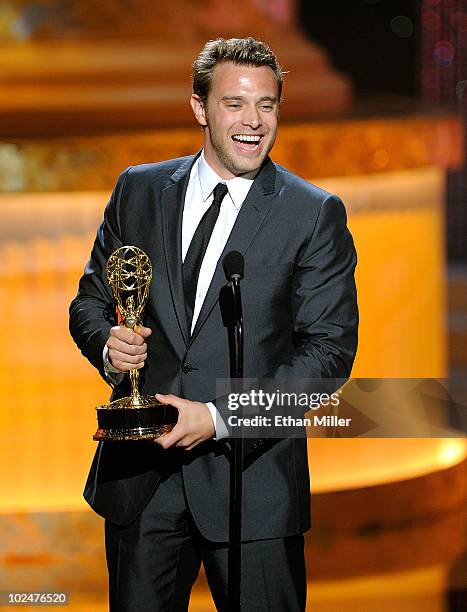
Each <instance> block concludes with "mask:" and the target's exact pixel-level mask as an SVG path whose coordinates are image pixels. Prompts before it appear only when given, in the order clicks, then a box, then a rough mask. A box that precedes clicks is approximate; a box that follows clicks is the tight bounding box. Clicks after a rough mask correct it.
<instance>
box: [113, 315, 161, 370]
mask: <svg viewBox="0 0 467 612" xmlns="http://www.w3.org/2000/svg"><path fill="white" fill-rule="evenodd" d="M151 334H152V330H151V329H149V327H143V326H142V325H138V327H136V328H135V331H133V330H131V329H128V328H127V327H120V326H118V325H117V326H115V327H112V329H111V330H110V334H109V339H108V340H107V343H106V344H107V347H108V349H109V352H108V359H109V361H110V363H111V364H112V365H113V367H114V368H115V369H117V370H119V371H120V372H128V370H134V369H135V368H137V369H138V370H139V369H141V368H142V367H143V366H144V362H145V361H146V357H147V356H148V346H147V344H146V342H145V339H146V338H147V337H148V336H150V335H151Z"/></svg>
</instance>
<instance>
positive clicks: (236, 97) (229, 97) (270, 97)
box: [221, 96, 277, 102]
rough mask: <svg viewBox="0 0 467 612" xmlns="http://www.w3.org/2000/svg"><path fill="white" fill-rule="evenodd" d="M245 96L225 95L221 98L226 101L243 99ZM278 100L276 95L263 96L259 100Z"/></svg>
mask: <svg viewBox="0 0 467 612" xmlns="http://www.w3.org/2000/svg"><path fill="white" fill-rule="evenodd" d="M243 99H244V98H243V96H223V97H222V98H221V100H223V101H226V100H243ZM266 101H268V102H277V98H276V96H262V97H261V98H260V99H259V100H258V102H266Z"/></svg>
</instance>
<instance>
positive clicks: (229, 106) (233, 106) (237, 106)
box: [227, 102, 240, 108]
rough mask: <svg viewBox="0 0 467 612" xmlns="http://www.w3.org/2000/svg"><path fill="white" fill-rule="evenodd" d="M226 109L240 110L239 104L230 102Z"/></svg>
mask: <svg viewBox="0 0 467 612" xmlns="http://www.w3.org/2000/svg"><path fill="white" fill-rule="evenodd" d="M227 108H240V104H235V103H233V102H231V103H230V104H227Z"/></svg>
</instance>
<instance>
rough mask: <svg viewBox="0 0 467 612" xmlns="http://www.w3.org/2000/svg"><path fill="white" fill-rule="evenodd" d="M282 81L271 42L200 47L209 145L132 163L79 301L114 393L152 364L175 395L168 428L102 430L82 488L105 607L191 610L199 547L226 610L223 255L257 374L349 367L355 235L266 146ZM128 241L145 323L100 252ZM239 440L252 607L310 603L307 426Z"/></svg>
mask: <svg viewBox="0 0 467 612" xmlns="http://www.w3.org/2000/svg"><path fill="white" fill-rule="evenodd" d="M281 90H282V72H281V69H280V67H279V64H278V63H277V60H276V58H275V56H274V54H273V53H272V52H271V50H270V49H269V48H268V47H267V46H266V45H265V44H264V43H262V42H259V41H256V40H254V39H252V38H247V39H230V40H227V41H225V40H222V39H219V40H216V41H211V42H209V43H207V44H206V46H205V48H204V49H203V51H202V52H201V54H200V55H199V57H198V58H197V60H196V61H195V63H194V66H193V95H192V97H191V106H192V108H193V112H194V115H195V117H196V120H197V121H198V123H199V124H200V125H201V127H202V128H203V130H204V147H203V150H202V152H201V153H198V154H197V155H195V156H192V157H187V158H182V159H175V160H169V161H165V162H161V163H156V164H148V165H143V166H137V167H133V168H129V169H127V170H126V171H125V172H124V173H123V174H122V175H121V176H120V178H119V180H118V183H117V186H116V188H115V190H114V192H113V194H112V197H111V199H110V202H109V204H108V207H107V209H106V213H105V218H104V222H103V224H102V226H101V228H100V229H99V231H98V234H97V238H96V242H95V244H94V248H93V251H92V254H91V259H90V261H89V263H88V265H87V267H86V270H85V273H84V275H83V277H82V279H81V281H80V287H79V292H78V295H77V297H76V298H75V299H74V300H73V302H72V304H71V307H70V313H71V324H70V329H71V333H72V335H73V337H74V339H75V341H76V343H77V344H78V346H79V348H80V349H81V351H82V352H83V354H84V355H85V356H86V357H87V358H88V359H89V360H90V361H91V363H92V364H93V365H94V366H95V367H96V368H97V369H98V370H99V372H100V373H101V375H102V376H104V378H106V379H107V380H113V382H115V383H116V386H115V388H114V393H113V398H114V399H115V398H116V397H121V396H124V395H126V394H128V381H127V377H124V376H123V375H122V374H121V373H122V372H127V371H128V370H130V369H132V368H135V367H136V368H140V369H142V368H144V370H143V373H144V374H143V384H142V391H143V393H145V394H148V395H149V394H154V393H163V394H164V395H158V398H159V399H160V400H161V401H163V402H166V403H170V404H172V405H173V406H175V407H176V409H177V410H178V422H177V424H176V426H175V427H174V428H173V430H172V431H171V432H170V433H168V434H166V435H165V436H164V437H162V438H160V439H159V440H158V441H157V442H156V443H153V442H136V443H128V442H104V443H102V442H101V443H100V444H99V446H98V449H97V451H96V455H95V458H94V461H93V465H92V467H91V471H90V474H89V478H88V482H87V484H86V488H85V497H86V499H87V501H88V502H89V503H90V505H91V506H92V507H93V508H94V509H95V510H96V511H97V512H98V513H99V514H101V515H102V516H103V517H105V519H106V524H105V532H106V552H107V562H108V568H109V579H110V604H111V610H119V611H120V610H128V611H131V612H136V611H138V610H147V609H148V608H149V609H152V610H177V611H178V610H186V609H187V607H188V600H189V595H190V590H191V587H192V584H193V582H194V580H195V579H196V576H197V574H198V571H199V567H200V563H201V561H202V562H203V563H204V567H205V571H206V576H207V580H208V582H209V585H210V588H211V592H212V595H213V598H214V601H215V603H216V607H217V608H218V609H219V610H225V609H226V594H227V541H228V490H229V489H228V483H229V456H230V454H229V453H230V451H229V443H228V438H229V435H230V434H231V429H230V427H229V425H228V416H229V410H228V407H227V406H226V404H225V402H223V401H222V400H219V401H217V400H216V379H221V378H226V377H228V373H229V351H228V341H227V336H226V331H225V328H224V327H223V325H222V318H221V313H220V307H219V300H218V298H219V291H220V289H221V287H222V286H223V285H224V284H225V283H226V279H225V274H224V272H223V269H222V259H223V257H224V254H225V253H227V252H229V251H232V250H237V251H240V253H242V254H243V256H244V259H245V275H244V279H243V280H242V297H243V319H244V326H245V334H244V337H245V351H244V353H245V360H244V374H245V377H268V378H272V379H273V380H274V379H277V380H279V379H281V380H284V379H288V378H346V377H348V376H349V374H350V370H351V367H352V363H353V359H354V355H355V351H356V346H357V322H358V314H357V305H356V291H355V284H354V278H353V273H354V268H355V263H356V256H355V250H354V247H353V242H352V238H351V236H350V233H349V231H348V230H347V228H346V215H345V210H344V207H343V204H342V202H341V201H340V200H339V198H337V197H336V196H333V195H331V194H328V193H326V192H325V191H323V190H321V189H319V188H317V187H315V186H313V185H311V184H309V183H307V182H305V181H304V180H302V179H300V178H298V177H297V176H295V175H293V174H291V173H290V172H288V171H287V170H285V169H284V168H281V167H279V166H276V165H275V164H274V163H273V162H272V161H271V160H270V159H269V157H268V153H269V151H270V150H271V148H272V146H273V144H274V140H275V137H276V130H277V121H278V116H279V103H280V98H281ZM224 185H225V186H224ZM208 226H209V230H207V229H206V227H208ZM200 228H201V229H200ZM206 233H207V234H208V236H207V239H206ZM200 236H201V242H202V241H203V238H202V236H204V242H205V244H204V247H202V248H201V250H200ZM206 242H208V244H207V246H206ZM124 244H129V245H135V246H138V247H140V248H142V249H143V250H144V251H145V252H146V253H147V254H148V255H149V257H150V259H151V261H152V264H153V267H154V277H153V282H152V286H151V292H150V296H149V302H148V306H147V309H146V314H145V326H141V327H140V328H138V329H137V331H136V332H133V331H131V330H128V329H124V328H121V327H118V326H116V325H115V324H114V325H112V321H109V320H108V319H109V317H108V315H107V314H106V313H108V311H109V304H111V301H112V296H111V292H110V289H109V286H108V284H107V281H106V278H105V265H106V261H107V259H108V257H109V255H110V254H111V253H112V252H113V251H114V250H115V249H116V248H118V247H119V246H122V245H124ZM203 249H204V250H203ZM245 445H246V453H245V455H246V456H245V465H244V475H243V502H244V505H243V524H242V538H243V541H244V543H243V545H242V562H243V571H242V609H244V610H245V611H248V612H249V611H250V610H278V611H281V612H282V611H285V610H303V609H304V608H305V599H306V577H305V567H304V551H303V533H304V532H305V531H306V530H307V529H308V528H309V527H310V499H309V480H308V463H307V454H306V439H303V438H300V439H297V438H291V439H281V440H274V442H270V443H265V442H264V441H262V440H258V441H252V440H246V441H245Z"/></svg>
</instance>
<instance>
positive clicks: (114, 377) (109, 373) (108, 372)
mask: <svg viewBox="0 0 467 612" xmlns="http://www.w3.org/2000/svg"><path fill="white" fill-rule="evenodd" d="M102 361H103V362H104V372H105V377H106V378H107V380H108V381H109V383H110V384H112V385H118V384H120V383H121V382H122V380H123V377H124V376H125V372H120V370H117V368H114V367H113V365H112V364H111V363H110V360H109V347H108V346H107V344H106V345H105V346H104V350H103V351H102Z"/></svg>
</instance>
